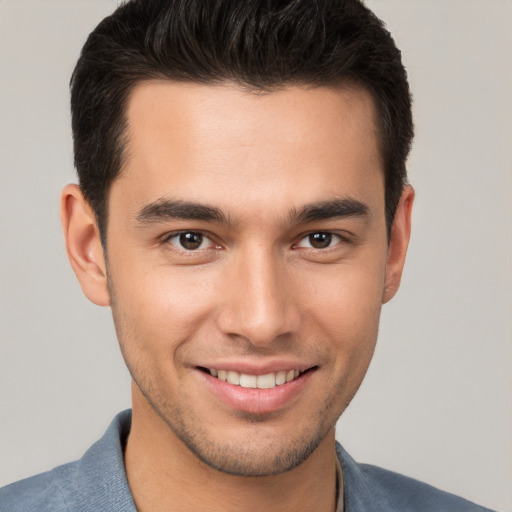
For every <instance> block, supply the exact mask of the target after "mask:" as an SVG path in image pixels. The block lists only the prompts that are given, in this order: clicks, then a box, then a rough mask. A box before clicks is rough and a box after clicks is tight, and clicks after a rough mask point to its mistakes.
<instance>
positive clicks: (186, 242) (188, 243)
mask: <svg viewBox="0 0 512 512" xmlns="http://www.w3.org/2000/svg"><path fill="white" fill-rule="evenodd" d="M202 241H203V235H201V234H200V233H182V234H181V235H180V244H181V245H182V247H184V248H185V249H197V248H198V247H200V245H201V243H202Z"/></svg>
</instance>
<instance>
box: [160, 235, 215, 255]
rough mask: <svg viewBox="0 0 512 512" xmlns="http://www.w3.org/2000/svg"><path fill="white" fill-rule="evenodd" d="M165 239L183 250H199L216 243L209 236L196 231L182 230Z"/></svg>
mask: <svg viewBox="0 0 512 512" xmlns="http://www.w3.org/2000/svg"><path fill="white" fill-rule="evenodd" d="M165 241H166V242H167V243H169V244H171V245H173V246H174V247H176V248H177V249H180V250H182V251H183V250H185V251H197V250H200V249H207V248H208V247H213V246H214V245H215V244H214V243H213V242H212V241H211V240H210V239H209V238H208V237H207V236H205V235H203V234H202V233H198V232H196V231H182V232H181V233H176V234H174V235H171V236H169V237H168V238H167V239H166V240H165Z"/></svg>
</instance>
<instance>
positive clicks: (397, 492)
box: [360, 464, 489, 512]
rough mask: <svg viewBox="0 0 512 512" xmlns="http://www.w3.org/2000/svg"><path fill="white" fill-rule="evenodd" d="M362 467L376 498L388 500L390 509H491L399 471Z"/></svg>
mask: <svg viewBox="0 0 512 512" xmlns="http://www.w3.org/2000/svg"><path fill="white" fill-rule="evenodd" d="M360 468H361V472H362V473H363V474H364V475H365V477H366V479H367V482H368V484H369V485H371V487H372V489H373V492H374V494H375V497H376V499H377V500H378V501H379V502H380V503H387V505H388V507H389V509H390V510H414V511H415V512H420V511H425V512H427V511H428V512H430V511H432V510H438V511H445V512H452V511H453V512H462V511H464V512H484V511H487V512H489V509H487V508H484V507H481V506H479V505H476V504H475V503H472V502H470V501H468V500H465V499H464V498H461V497H459V496H455V495H454V494H451V493H448V492H445V491H442V490H440V489H437V488H435V487H433V486H431V485H428V484H426V483H424V482H420V481H418V480H415V479H413V478H409V477H407V476H404V475H401V474H399V473H394V472H393V471H388V470H386V469H382V468H379V467H376V466H372V465H369V464H361V465H360Z"/></svg>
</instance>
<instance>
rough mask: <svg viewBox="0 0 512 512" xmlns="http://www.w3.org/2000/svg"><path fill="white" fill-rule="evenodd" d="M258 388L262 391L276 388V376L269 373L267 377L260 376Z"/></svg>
mask: <svg viewBox="0 0 512 512" xmlns="http://www.w3.org/2000/svg"><path fill="white" fill-rule="evenodd" d="M258 387H259V388H260V389H271V388H275V387H276V374H275V373H267V374H266V375H258Z"/></svg>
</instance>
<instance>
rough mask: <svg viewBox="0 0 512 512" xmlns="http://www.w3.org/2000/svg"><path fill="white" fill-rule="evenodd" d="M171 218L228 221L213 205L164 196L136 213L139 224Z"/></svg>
mask: <svg viewBox="0 0 512 512" xmlns="http://www.w3.org/2000/svg"><path fill="white" fill-rule="evenodd" d="M173 219H183V220H203V221H210V222H219V223H222V224H228V223H229V222H228V219H227V218H226V216H225V215H224V214H223V213H222V211H221V210H219V209H218V208H215V207H213V206H208V205H205V204H200V203H193V202H189V201H179V200H170V199H166V198H160V199H157V200H156V201H154V202H152V203H149V204H147V205H146V206H144V208H142V210H140V212H139V213H138V214H137V221H138V222H139V223H140V224H153V223H158V222H164V221H166V220H173Z"/></svg>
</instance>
